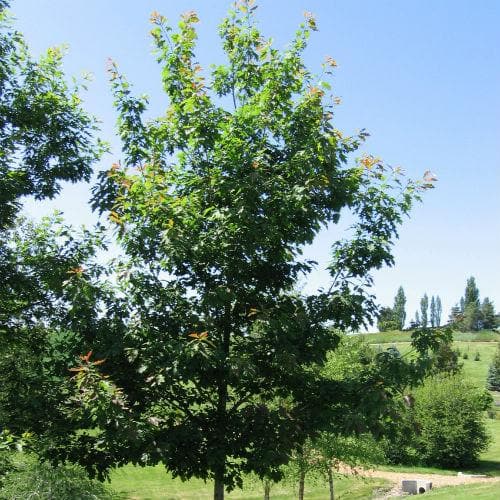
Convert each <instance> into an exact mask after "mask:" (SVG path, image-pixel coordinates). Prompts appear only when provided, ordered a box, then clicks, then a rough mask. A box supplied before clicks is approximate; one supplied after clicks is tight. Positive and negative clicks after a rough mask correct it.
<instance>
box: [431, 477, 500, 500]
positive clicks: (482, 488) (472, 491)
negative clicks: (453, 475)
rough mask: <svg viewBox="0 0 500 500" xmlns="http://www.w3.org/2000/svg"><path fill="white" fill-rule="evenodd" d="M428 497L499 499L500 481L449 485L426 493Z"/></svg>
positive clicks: (465, 499) (458, 499)
mask: <svg viewBox="0 0 500 500" xmlns="http://www.w3.org/2000/svg"><path fill="white" fill-rule="evenodd" d="M425 497H426V498H427V497H428V498H447V499H449V500H451V499H453V500H470V499H471V498H474V499H480V500H498V498H500V481H499V482H498V483H476V484H468V485H466V486H449V487H447V488H439V489H435V490H433V491H431V492H430V493H426V494H425Z"/></svg>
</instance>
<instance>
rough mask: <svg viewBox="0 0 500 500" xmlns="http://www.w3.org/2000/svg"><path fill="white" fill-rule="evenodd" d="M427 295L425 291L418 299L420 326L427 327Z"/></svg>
mask: <svg viewBox="0 0 500 500" xmlns="http://www.w3.org/2000/svg"><path fill="white" fill-rule="evenodd" d="M428 310H429V297H428V296H427V294H426V293H425V294H424V296H423V297H422V298H421V299H420V326H422V328H427V324H428Z"/></svg>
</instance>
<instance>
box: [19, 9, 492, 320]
mask: <svg viewBox="0 0 500 500" xmlns="http://www.w3.org/2000/svg"><path fill="white" fill-rule="evenodd" d="M258 5H259V8H258V19H259V22H260V27H261V29H262V31H263V33H264V34H265V35H267V36H272V37H273V38H274V40H275V45H276V46H279V47H283V46H284V45H286V43H287V42H288V41H289V40H290V38H291V36H292V35H293V33H294V31H295V28H296V27H297V25H298V24H299V23H300V22H301V20H302V19H303V12H304V11H310V12H313V13H314V14H315V16H316V18H317V21H318V26H319V32H318V33H315V34H314V36H313V37H312V38H311V43H310V45H309V47H308V49H307V52H306V54H305V58H306V62H307V65H308V67H309V68H310V69H311V70H313V71H314V70H319V69H320V64H321V62H322V61H323V60H324V58H325V56H327V55H330V56H332V57H333V58H334V59H335V60H336V61H337V62H338V64H339V68H338V69H337V72H336V74H335V77H334V81H333V84H334V93H335V94H336V95H338V96H340V97H341V98H342V101H343V104H342V106H340V108H338V111H337V115H336V119H335V125H336V127H337V128H339V129H341V130H343V131H344V132H346V133H352V132H355V131H356V130H359V129H360V128H365V129H367V130H368V131H369V132H370V134H371V137H370V139H369V140H368V142H367V144H366V146H365V147H364V151H366V152H370V153H372V154H374V155H375V156H380V157H382V158H384V160H386V161H387V162H388V163H390V164H392V165H401V166H402V167H403V168H404V169H405V171H406V172H407V174H408V175H409V176H410V177H421V175H422V174H423V172H424V171H425V170H431V171H433V172H434V173H435V174H436V175H437V177H438V178H439V182H438V183H437V187H436V189H435V190H433V191H431V192H428V193H427V194H426V195H425V198H424V203H423V204H421V205H418V206H416V207H415V209H414V211H413V213H412V215H411V218H410V219H409V220H408V221H407V222H406V223H405V225H404V227H403V228H402V230H401V232H400V239H399V241H398V242H397V245H396V248H395V256H396V265H395V267H393V268H392V269H385V270H382V271H379V272H377V273H376V275H375V277H376V288H375V292H376V294H377V297H378V300H379V302H380V303H382V304H391V303H392V300H393V297H394V295H395V292H396V290H397V288H398V286H399V285H403V287H404V289H405V292H406V295H407V298H408V304H407V312H408V315H409V316H410V317H413V315H414V312H415V310H416V309H417V307H418V301H419V299H420V297H421V296H422V295H423V293H424V292H427V293H428V294H429V295H432V294H439V295H440V296H441V298H442V301H443V310H444V314H443V316H444V317H445V318H446V317H447V315H448V312H449V308H450V307H451V306H452V305H453V303H454V302H456V301H458V299H459V298H460V295H461V294H463V289H464V287H465V281H466V278H467V277H468V276H471V275H473V276H475V277H476V281H477V283H478V286H479V290H480V293H481V296H482V297H484V296H489V297H490V298H491V299H492V300H493V301H494V302H495V305H496V306H497V307H498V308H500V265H499V258H498V255H499V250H500V222H499V220H500V196H499V191H500V148H499V145H500V93H499V90H500V30H499V29H498V26H499V23H500V2H498V1H497V0H481V1H479V2H471V1H468V0H461V1H459V0H405V1H401V0H392V1H389V0H362V1H361V0H344V1H335V0H308V1H306V0H287V1H281V0H261V1H260V2H258ZM228 6H229V2H227V1H226V0H217V1H215V0H211V1H210V0H203V1H202V0H175V1H173V0H142V1H137V0H105V1H104V0H72V1H68V0H36V1H35V0H12V6H11V7H12V11H13V13H14V15H15V17H16V27H17V28H18V29H19V30H20V31H22V32H23V33H24V34H25V37H26V39H27V41H28V43H29V45H30V47H31V49H32V51H33V52H34V53H35V54H37V53H40V52H41V51H43V50H44V49H45V48H47V47H49V46H53V45H59V44H63V43H67V44H68V45H69V53H68V55H67V57H66V61H65V68H66V71H67V72H68V74H70V75H76V76H78V75H80V74H81V73H82V72H84V71H87V72H91V73H92V74H93V75H94V81H93V82H92V83H91V85H90V86H89V91H88V92H87V94H86V98H85V99H86V106H87V109H88V110H89V111H90V112H92V113H93V114H95V115H96V116H97V117H98V118H99V119H100V120H101V121H102V124H101V127H102V134H101V136H102V137H103V138H104V139H105V140H107V141H109V142H110V143H111V144H112V147H113V154H112V155H110V156H108V157H106V158H104V159H103V161H102V164H101V166H100V168H105V167H107V166H109V165H110V164H111V163H112V162H113V161H115V160H116V159H118V158H119V157H120V146H119V143H118V141H117V140H116V138H115V135H114V124H115V120H116V115H115V113H114V111H113V108H112V98H111V96H110V92H109V86H108V83H107V76H106V72H105V68H106V60H107V59H108V58H109V57H112V58H113V59H114V60H115V61H116V62H117V63H118V65H119V66H120V69H121V71H123V72H124V73H125V74H126V75H127V77H128V78H129V80H130V81H131V82H132V83H133V84H134V87H135V89H136V91H137V92H138V93H147V94H149V95H150V96H151V103H152V113H153V114H160V113H162V112H163V111H164V109H165V107H166V101H165V98H164V97H163V96H162V94H161V91H160V85H159V68H158V66H157V65H156V63H155V60H154V57H153V56H151V40H150V37H149V35H148V33H149V30H150V25H149V15H150V13H151V12H152V11H153V10H157V11H159V12H160V13H162V14H164V15H165V16H167V18H169V19H170V20H172V22H176V20H177V19H178V17H179V14H180V13H182V12H184V11H187V10H196V11H197V12H198V14H199V17H200V18H201V23H200V24H199V50H198V52H197V54H198V58H199V61H200V63H201V65H202V66H204V67H207V66H208V65H209V64H210V63H214V62H221V61H222V57H223V56H222V53H221V49H220V47H219V39H218V36H217V24H218V23H219V21H220V20H221V18H222V17H223V16H224V13H225V12H226V10H227V7H228ZM88 197H89V191H88V187H86V186H82V185H79V186H72V187H69V188H67V189H65V190H64V192H63V194H62V196H61V197H60V198H59V199H57V200H55V201H54V202H52V203H44V204H37V205H35V204H34V203H28V204H27V211H28V212H29V213H30V214H32V215H36V216H39V215H40V214H42V213H45V212H49V211H50V210H52V209H53V208H54V207H58V208H61V209H62V210H63V211H64V212H65V214H66V217H67V218H68V219H69V220H71V221H72V222H74V223H76V224H80V223H87V224H89V223H91V222H92V220H93V216H92V215H91V214H90V213H89V211H88V209H87V208H86V201H87V199H88ZM337 236H338V231H335V230H330V231H325V232H324V233H322V234H321V235H320V236H319V237H318V241H317V242H316V244H315V245H313V246H312V247H311V248H310V249H309V255H310V256H311V257H313V258H316V259H317V260H318V261H319V262H320V266H321V265H323V266H324V264H325V263H326V262H327V260H328V255H329V246H330V243H331V242H332V241H333V239H334V238H336V237H337ZM325 280H326V274H325V273H324V272H323V271H321V269H320V270H318V272H316V273H314V275H313V276H312V277H311V280H310V282H309V283H308V284H307V285H306V289H309V288H310V289H312V288H314V286H317V284H318V283H325V282H326V281H325Z"/></svg>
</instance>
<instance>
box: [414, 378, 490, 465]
mask: <svg viewBox="0 0 500 500" xmlns="http://www.w3.org/2000/svg"><path fill="white" fill-rule="evenodd" d="M491 401H492V400H491V396H490V395H489V393H487V392H486V391H485V390H484V389H477V388H476V387H474V386H473V385H472V384H470V383H468V382H466V381H465V380H464V379H462V378H460V377H457V376H455V377H445V378H443V377H435V378H433V379H430V380H428V381H427V382H426V384H425V385H424V386H423V387H421V388H419V389H417V390H416V391H415V407H414V415H415V421H416V422H418V433H417V435H416V436H415V446H416V449H417V450H418V453H419V455H420V457H421V458H422V460H423V461H424V462H425V463H426V464H429V465H438V466H442V467H466V466H471V465H474V464H475V463H476V462H477V459H478V457H479V454H480V453H481V452H482V451H484V450H485V449H486V447H487V445H488V442H489V436H488V434H487V432H486V428H485V423H484V415H483V413H484V411H485V410H486V409H487V408H488V407H489V406H490V404H491Z"/></svg>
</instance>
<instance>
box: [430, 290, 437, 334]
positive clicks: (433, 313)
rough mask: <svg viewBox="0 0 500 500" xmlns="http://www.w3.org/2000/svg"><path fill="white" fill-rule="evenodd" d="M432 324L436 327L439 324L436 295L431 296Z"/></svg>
mask: <svg viewBox="0 0 500 500" xmlns="http://www.w3.org/2000/svg"><path fill="white" fill-rule="evenodd" d="M430 312H431V326H432V328H434V327H435V326H437V324H436V323H437V322H436V299H435V298H434V295H433V296H432V297H431V309H430Z"/></svg>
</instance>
